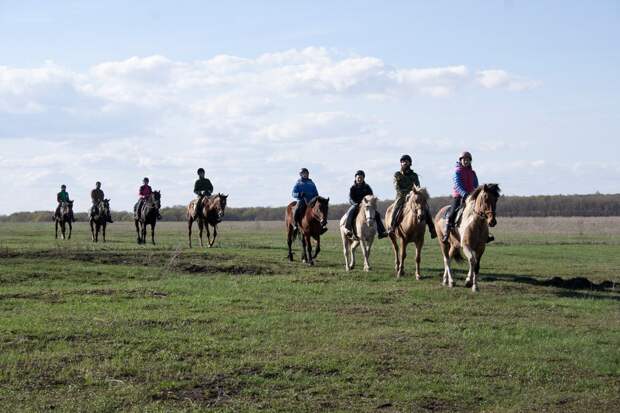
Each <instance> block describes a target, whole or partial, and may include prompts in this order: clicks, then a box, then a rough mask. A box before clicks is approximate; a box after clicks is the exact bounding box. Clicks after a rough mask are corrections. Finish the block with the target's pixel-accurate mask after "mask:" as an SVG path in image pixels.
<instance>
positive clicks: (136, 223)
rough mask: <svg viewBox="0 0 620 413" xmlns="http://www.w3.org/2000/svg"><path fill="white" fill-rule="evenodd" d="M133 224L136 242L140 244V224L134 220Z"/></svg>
mask: <svg viewBox="0 0 620 413" xmlns="http://www.w3.org/2000/svg"><path fill="white" fill-rule="evenodd" d="M134 224H135V225H136V235H137V238H136V242H137V243H138V244H140V223H139V222H138V221H136V220H134Z"/></svg>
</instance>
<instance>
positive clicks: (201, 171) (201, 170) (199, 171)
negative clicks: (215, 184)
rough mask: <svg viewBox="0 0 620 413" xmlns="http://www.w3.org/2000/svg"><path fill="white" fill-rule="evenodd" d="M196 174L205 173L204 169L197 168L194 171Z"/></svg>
mask: <svg viewBox="0 0 620 413" xmlns="http://www.w3.org/2000/svg"><path fill="white" fill-rule="evenodd" d="M196 172H197V173H198V174H203V173H205V170H204V169H202V168H198V170H197V171H196Z"/></svg>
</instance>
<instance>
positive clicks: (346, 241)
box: [340, 195, 377, 272]
mask: <svg viewBox="0 0 620 413" xmlns="http://www.w3.org/2000/svg"><path fill="white" fill-rule="evenodd" d="M376 211H377V197H376V196H374V195H366V196H365V197H364V199H362V202H360V207H359V209H358V210H357V216H356V217H355V221H354V222H353V225H354V226H355V231H354V232H355V233H356V234H357V238H358V239H352V238H349V237H347V235H346V232H347V229H346V228H345V222H346V220H347V214H345V215H344V216H343V217H342V218H341V219H340V236H341V237H342V249H343V252H344V268H345V269H346V270H347V271H349V270H352V269H353V267H354V266H355V250H356V249H357V247H358V246H360V245H361V247H362V254H363V255H364V271H366V272H368V271H370V264H369V262H368V259H369V258H370V247H371V246H372V243H373V241H374V239H375V235H376V234H377V228H376V222H375V214H376Z"/></svg>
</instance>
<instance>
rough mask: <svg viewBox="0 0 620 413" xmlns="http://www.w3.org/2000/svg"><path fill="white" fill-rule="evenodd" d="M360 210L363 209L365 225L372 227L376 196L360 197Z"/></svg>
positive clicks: (375, 209)
mask: <svg viewBox="0 0 620 413" xmlns="http://www.w3.org/2000/svg"><path fill="white" fill-rule="evenodd" d="M360 208H361V209H362V211H364V217H365V218H366V225H368V226H369V227H372V226H373V225H374V224H375V214H376V211H377V197H376V196H374V195H366V196H365V197H364V198H363V199H362V203H361V205H360Z"/></svg>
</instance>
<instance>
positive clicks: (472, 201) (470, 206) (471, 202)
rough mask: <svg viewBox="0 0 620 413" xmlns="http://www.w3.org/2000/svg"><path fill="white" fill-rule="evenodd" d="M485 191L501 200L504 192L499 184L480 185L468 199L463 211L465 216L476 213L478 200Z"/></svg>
mask: <svg viewBox="0 0 620 413" xmlns="http://www.w3.org/2000/svg"><path fill="white" fill-rule="evenodd" d="M483 191H487V192H489V193H490V194H491V195H493V196H494V197H496V198H499V196H500V195H501V191H502V190H501V189H500V187H499V184H482V185H479V186H478V188H476V189H474V190H473V192H472V193H471V194H469V196H468V197H467V201H466V204H465V209H464V210H463V215H465V214H467V215H470V214H472V213H473V212H474V206H475V205H476V199H477V198H478V196H479V195H480V194H481V193H482V192H483Z"/></svg>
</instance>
